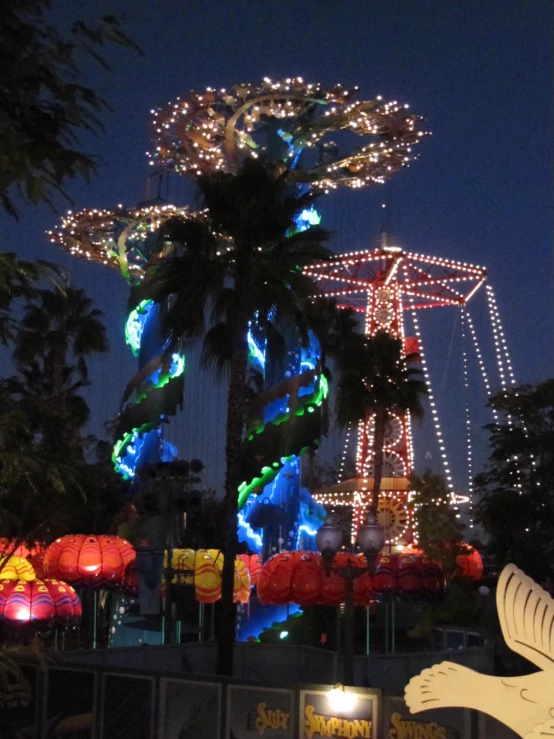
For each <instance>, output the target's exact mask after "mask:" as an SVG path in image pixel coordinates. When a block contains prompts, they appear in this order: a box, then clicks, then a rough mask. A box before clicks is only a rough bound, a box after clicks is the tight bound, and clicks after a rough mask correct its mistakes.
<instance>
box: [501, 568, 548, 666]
mask: <svg viewBox="0 0 554 739" xmlns="http://www.w3.org/2000/svg"><path fill="white" fill-rule="evenodd" d="M496 607H497V609H498V617H499V619H500V625H501V627H502V634H503V636H504V640H505V642H506V644H507V645H508V646H509V647H510V649H511V650H512V651H513V652H517V654H520V655H521V656H522V657H525V659H528V660H529V661H530V662H532V663H533V664H534V665H536V666H537V667H540V668H541V669H543V670H551V669H554V600H552V598H551V597H550V596H549V595H548V593H547V592H546V591H545V590H543V589H542V588H541V587H539V586H538V585H537V584H536V582H534V581H533V580H531V578H530V577H527V575H526V574H525V573H524V572H522V571H521V570H518V569H517V567H516V566H515V565H507V566H506V567H505V568H504V569H503V570H502V574H501V575H500V578H499V580H498V587H497V589H496Z"/></svg>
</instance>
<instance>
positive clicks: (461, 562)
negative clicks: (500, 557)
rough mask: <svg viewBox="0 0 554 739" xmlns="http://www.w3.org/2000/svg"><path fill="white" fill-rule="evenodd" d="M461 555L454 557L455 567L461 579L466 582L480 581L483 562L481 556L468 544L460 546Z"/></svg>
mask: <svg viewBox="0 0 554 739" xmlns="http://www.w3.org/2000/svg"><path fill="white" fill-rule="evenodd" d="M461 549H462V551H461V553H460V554H458V555H457V557H456V566H457V567H458V569H460V570H461V573H462V575H463V577H467V579H468V580H475V581H477V580H480V579H481V578H482V577H483V560H482V559H481V555H480V554H479V552H478V551H477V549H474V548H473V547H472V546H470V545H469V544H462V545H461Z"/></svg>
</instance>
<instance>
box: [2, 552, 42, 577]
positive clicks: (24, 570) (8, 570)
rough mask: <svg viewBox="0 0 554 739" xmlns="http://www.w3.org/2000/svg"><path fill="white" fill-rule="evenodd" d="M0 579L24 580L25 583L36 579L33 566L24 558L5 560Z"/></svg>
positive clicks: (14, 557)
mask: <svg viewBox="0 0 554 739" xmlns="http://www.w3.org/2000/svg"><path fill="white" fill-rule="evenodd" d="M0 577H1V578H2V579H3V580H24V581H25V582H31V581H32V580H36V579H37V576H36V573H35V570H34V568H33V565H32V564H31V563H30V562H29V561H28V560H26V559H25V558H24V557H16V556H12V557H9V558H8V559H7V560H6V562H5V564H4V566H3V567H2V571H1V573H0Z"/></svg>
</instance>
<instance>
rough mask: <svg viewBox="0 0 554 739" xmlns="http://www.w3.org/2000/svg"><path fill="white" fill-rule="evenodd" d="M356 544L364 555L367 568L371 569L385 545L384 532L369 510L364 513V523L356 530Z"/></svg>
mask: <svg viewBox="0 0 554 739" xmlns="http://www.w3.org/2000/svg"><path fill="white" fill-rule="evenodd" d="M356 544H357V546H358V547H359V548H360V549H361V550H362V552H363V553H364V555H365V558H366V559H367V566H368V567H369V568H370V569H373V566H374V564H375V560H376V559H377V555H378V554H379V552H380V551H381V549H382V548H383V546H384V544H385V530H384V529H383V527H382V526H379V524H378V523H377V517H376V516H375V514H374V513H372V511H371V510H369V511H368V512H367V513H366V515H365V519H364V522H363V523H362V525H361V526H360V528H359V529H358V533H357V535H356Z"/></svg>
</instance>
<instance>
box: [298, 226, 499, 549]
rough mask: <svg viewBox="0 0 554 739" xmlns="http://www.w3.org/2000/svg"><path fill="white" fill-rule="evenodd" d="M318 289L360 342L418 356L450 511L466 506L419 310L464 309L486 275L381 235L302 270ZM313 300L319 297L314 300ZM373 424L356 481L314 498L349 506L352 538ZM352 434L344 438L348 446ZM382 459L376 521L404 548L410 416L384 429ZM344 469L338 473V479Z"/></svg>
mask: <svg viewBox="0 0 554 739" xmlns="http://www.w3.org/2000/svg"><path fill="white" fill-rule="evenodd" d="M306 273H307V274H309V275H310V276H311V277H312V278H313V279H314V280H315V281H316V283H317V285H318V287H319V289H320V295H323V296H326V297H333V298H335V299H336V300H337V304H338V305H339V307H341V308H350V309H351V310H353V311H355V312H356V313H358V314H359V315H360V316H361V319H362V321H363V328H364V331H365V334H366V335H368V336H373V335H374V334H376V333H377V332H378V331H386V332H388V333H390V334H391V335H392V336H393V337H395V338H398V339H401V340H402V341H403V346H404V351H405V354H406V355H415V357H416V358H417V359H418V361H419V362H420V363H421V365H422V369H423V373H424V377H425V381H426V383H427V387H428V392H429V405H430V410H431V415H432V418H433V421H434V425H435V430H436V434H437V441H438V445H439V449H440V453H441V458H442V462H443V467H444V473H445V478H446V483H447V485H448V488H449V490H450V493H451V498H452V502H453V504H454V505H457V504H458V503H462V502H467V501H468V496H462V495H457V494H456V493H455V492H454V488H453V480H452V475H451V472H450V469H449V466H448V462H447V457H446V451H445V446H444V440H443V437H442V432H441V429H440V425H439V419H438V414H437V408H436V404H435V401H434V397H433V394H432V390H431V387H430V383H429V377H428V371H427V363H426V361H425V356H424V353H423V348H422V346H421V337H420V332H419V321H418V318H417V315H418V313H419V311H421V310H427V309H431V308H443V307H446V306H455V307H459V308H462V309H464V308H465V306H466V305H467V303H468V301H469V300H470V299H471V298H472V297H473V295H475V293H476V292H477V291H478V290H479V288H481V287H482V286H483V284H484V283H485V281H486V279H487V273H486V270H485V269H484V268H483V267H479V266H476V265H474V264H465V263H463V262H457V261H454V260H450V259H444V258H441V257H433V256H426V255H422V254H414V253H411V252H406V251H404V250H403V249H402V248H401V247H400V246H396V245H394V244H392V243H390V241H389V236H388V234H387V233H386V231H383V232H382V234H381V243H380V245H379V246H378V247H377V248H375V249H371V250H364V251H356V252H351V253H349V254H338V255H336V256H335V257H334V258H333V259H332V260H331V261H330V262H326V263H321V264H318V265H315V266H314V267H311V268H309V269H307V270H306ZM315 300H317V297H316V298H315ZM407 312H410V313H411V314H412V318H413V326H414V330H415V335H414V336H406V335H405V325H404V316H405V314H406V313H407ZM374 428H375V417H374V415H372V414H370V415H369V416H368V417H367V418H365V419H364V420H363V421H362V422H361V423H360V424H359V426H358V428H357V429H356V431H355V433H356V437H357V438H356V447H355V448H356V456H355V460H356V474H355V477H353V478H351V479H348V480H342V479H339V481H338V483H337V484H336V485H333V486H332V487H329V488H326V489H324V490H321V491H319V492H317V493H315V494H314V498H315V499H316V500H317V501H318V502H320V503H322V504H323V505H325V506H326V507H331V508H332V507H336V506H350V507H351V509H352V534H353V536H354V535H355V532H356V531H357V529H358V527H359V526H360V524H361V522H362V516H363V512H364V511H365V510H366V509H367V507H368V505H369V504H370V499H371V494H372V490H373V464H374V460H373V434H374ZM351 432H352V430H350V431H349V432H347V439H346V445H348V444H349V442H350V435H351ZM383 452H384V455H383V480H382V483H381V491H380V498H379V510H378V521H379V523H380V524H381V526H383V528H384V529H385V532H386V539H387V543H388V544H390V545H393V544H394V545H397V546H404V545H406V544H409V543H412V542H413V540H414V531H413V527H412V522H411V517H410V511H409V508H408V505H407V504H408V500H409V495H410V482H409V477H410V474H411V473H412V471H413V469H414V452H413V444H412V429H411V419H410V417H409V414H399V413H396V414H393V415H391V417H390V418H389V419H388V421H387V425H386V431H385V446H384V450H383ZM343 469H344V460H343V463H342V465H341V471H340V478H342V471H343Z"/></svg>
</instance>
